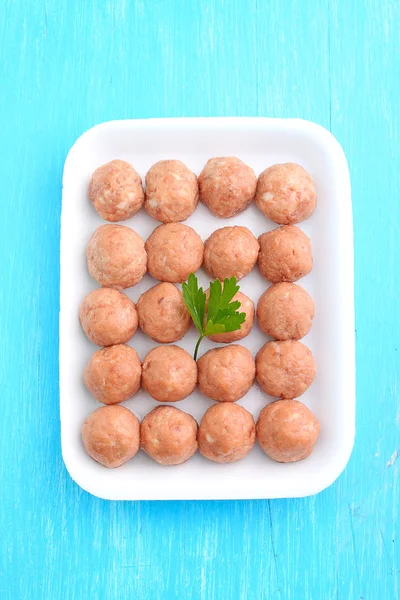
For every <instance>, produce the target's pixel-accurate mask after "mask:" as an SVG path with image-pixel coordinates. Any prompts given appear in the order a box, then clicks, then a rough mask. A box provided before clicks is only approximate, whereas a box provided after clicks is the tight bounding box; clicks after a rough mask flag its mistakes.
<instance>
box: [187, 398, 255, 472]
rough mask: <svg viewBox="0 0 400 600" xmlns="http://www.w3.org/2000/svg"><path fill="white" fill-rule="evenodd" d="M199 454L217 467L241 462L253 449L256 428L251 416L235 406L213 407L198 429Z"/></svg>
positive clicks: (215, 405) (243, 409)
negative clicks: (216, 464)
mask: <svg viewBox="0 0 400 600" xmlns="http://www.w3.org/2000/svg"><path fill="white" fill-rule="evenodd" d="M197 439H198V443H199V451H200V453H201V454H202V455H203V456H204V457H205V458H208V459H209V460H212V461H214V462H217V463H229V462H234V461H236V460H240V459H241V458H244V457H245V456H246V455H247V454H248V453H249V452H250V450H251V449H252V447H253V446H254V443H255V440H256V428H255V423H254V419H253V415H251V414H250V413H249V412H248V411H247V410H246V409H245V408H243V407H242V406H239V405H238V404H214V405H213V406H210V408H209V409H208V410H207V411H206V413H205V415H204V417H203V419H202V421H201V423H200V427H199V434H198V437H197Z"/></svg>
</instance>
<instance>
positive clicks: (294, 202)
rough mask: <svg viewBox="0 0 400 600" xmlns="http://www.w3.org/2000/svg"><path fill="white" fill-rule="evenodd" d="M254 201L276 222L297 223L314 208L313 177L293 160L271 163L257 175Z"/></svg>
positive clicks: (305, 217) (284, 223)
mask: <svg viewBox="0 0 400 600" xmlns="http://www.w3.org/2000/svg"><path fill="white" fill-rule="evenodd" d="M256 203H257V206H258V208H260V209H261V210H262V211H263V213H264V214H265V215H266V216H267V217H269V218H270V219H271V220H272V221H275V223H282V224H283V225H290V224H291V223H300V221H304V220H305V219H308V218H309V217H311V215H312V214H313V212H314V209H315V204H316V193H315V185H314V182H313V180H312V177H311V175H309V174H308V173H307V171H305V170H304V169H303V167H301V166H300V165H296V164H295V163H286V164H283V165H273V166H272V167H269V168H268V169H265V171H263V172H262V173H261V175H260V176H259V178H258V184H257V194H256Z"/></svg>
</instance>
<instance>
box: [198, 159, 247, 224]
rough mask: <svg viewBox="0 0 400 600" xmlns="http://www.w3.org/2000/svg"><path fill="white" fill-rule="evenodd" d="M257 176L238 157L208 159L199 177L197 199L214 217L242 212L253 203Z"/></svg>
mask: <svg viewBox="0 0 400 600" xmlns="http://www.w3.org/2000/svg"><path fill="white" fill-rule="evenodd" d="M256 187H257V177H256V176H255V174H254V171H253V169H251V168H250V167H248V166H247V165H245V164H244V162H242V161H241V160H239V159H238V158H233V157H227V158H225V157H223V158H211V159H210V160H209V161H208V162H207V163H206V165H205V167H204V169H203V170H202V172H201V173H200V176H199V189H200V200H201V201H202V202H203V203H204V204H205V205H206V206H208V208H209V209H210V211H211V212H212V213H213V215H215V216H216V217H221V218H222V219H227V218H228V217H233V216H234V215H237V214H239V213H241V212H242V211H243V210H244V209H245V208H247V206H248V205H249V204H250V202H251V201H252V200H253V198H254V196H255V193H256Z"/></svg>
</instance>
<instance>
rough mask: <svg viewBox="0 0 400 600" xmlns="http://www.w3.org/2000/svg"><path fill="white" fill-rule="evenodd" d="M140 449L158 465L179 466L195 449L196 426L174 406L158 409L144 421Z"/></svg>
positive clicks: (191, 418)
mask: <svg viewBox="0 0 400 600" xmlns="http://www.w3.org/2000/svg"><path fill="white" fill-rule="evenodd" d="M140 445H141V448H142V449H143V450H144V451H145V452H146V454H148V455H149V456H150V457H151V458H152V459H153V460H155V461H157V462H158V463H160V464H161V465H180V464H181V463H184V462H186V461H187V460H189V458H190V457H191V456H193V454H194V453H195V452H196V450H197V423H196V421H195V420H194V418H193V417H192V415H188V414H187V413H185V412H183V411H182V410H179V409H178V408H174V407H173V406H158V407H157V408H154V409H153V410H152V411H151V412H149V413H148V414H147V415H146V416H145V418H144V419H143V422H142V425H141V427H140Z"/></svg>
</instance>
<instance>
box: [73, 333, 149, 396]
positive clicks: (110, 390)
mask: <svg viewBox="0 0 400 600" xmlns="http://www.w3.org/2000/svg"><path fill="white" fill-rule="evenodd" d="M141 373H142V365H141V363H140V358H139V356H138V353H137V352H136V350H134V349H133V348H130V347H129V346H125V345H124V344H119V345H117V346H110V347H109V348H101V349H100V350H97V352H95V353H94V354H93V356H92V358H91V359H90V361H89V363H88V365H87V367H86V369H85V373H84V375H83V379H84V382H85V385H86V387H87V389H88V390H89V392H91V393H92V394H93V396H94V397H95V398H97V400H99V401H100V402H103V404H117V403H118V402H124V400H128V398H131V397H132V396H134V395H135V394H136V392H138V391H139V389H140V376H141Z"/></svg>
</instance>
